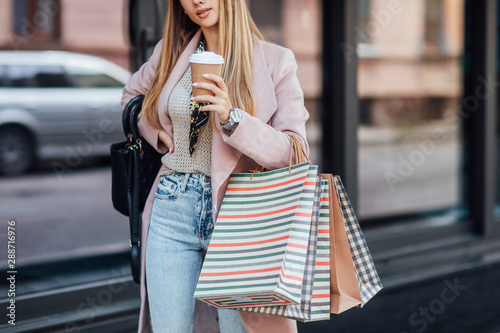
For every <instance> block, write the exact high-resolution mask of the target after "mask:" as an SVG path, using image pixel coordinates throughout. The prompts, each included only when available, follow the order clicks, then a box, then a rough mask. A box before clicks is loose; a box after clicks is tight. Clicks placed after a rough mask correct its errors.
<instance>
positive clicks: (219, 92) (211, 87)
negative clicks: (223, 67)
mask: <svg viewBox="0 0 500 333" xmlns="http://www.w3.org/2000/svg"><path fill="white" fill-rule="evenodd" d="M193 87H196V88H201V89H207V90H210V91H211V92H213V93H214V95H215V96H227V92H224V91H222V90H221V89H220V88H219V87H218V86H216V85H215V84H213V83H207V82H195V83H193Z"/></svg>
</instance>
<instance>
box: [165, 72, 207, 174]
mask: <svg viewBox="0 0 500 333" xmlns="http://www.w3.org/2000/svg"><path fill="white" fill-rule="evenodd" d="M191 91H192V86H191V65H189V66H188V68H187V70H186V71H185V72H184V75H183V76H182V78H181V79H180V80H179V82H178V83H177V85H176V86H175V88H174V89H173V90H172V93H171V94H170V98H169V100H168V114H169V116H170V119H171V120H172V124H173V127H174V128H173V132H174V138H173V139H174V152H173V153H170V152H168V153H166V154H165V155H163V157H162V159H161V162H162V164H163V167H162V170H161V173H160V174H161V175H169V174H171V173H174V172H182V173H202V174H204V175H207V176H210V166H211V165H210V164H211V155H212V132H213V129H212V124H211V122H210V121H209V122H208V123H207V124H205V125H203V127H202V128H201V131H200V134H199V136H198V144H197V146H196V150H195V151H194V153H193V155H192V156H190V154H189V127H190V116H189V106H190V103H191V100H190V98H191Z"/></svg>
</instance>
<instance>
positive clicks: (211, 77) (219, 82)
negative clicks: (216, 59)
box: [202, 74, 228, 92]
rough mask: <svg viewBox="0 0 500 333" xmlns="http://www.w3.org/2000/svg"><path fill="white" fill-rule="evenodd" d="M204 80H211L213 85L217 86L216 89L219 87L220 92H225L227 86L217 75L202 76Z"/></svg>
mask: <svg viewBox="0 0 500 333" xmlns="http://www.w3.org/2000/svg"><path fill="white" fill-rule="evenodd" d="M202 76H203V77H204V78H205V79H207V80H212V81H214V82H215V84H216V85H217V87H219V88H220V89H221V90H222V91H225V92H227V91H228V90H227V86H226V83H225V82H224V79H223V78H221V77H220V76H218V75H215V74H203V75H202Z"/></svg>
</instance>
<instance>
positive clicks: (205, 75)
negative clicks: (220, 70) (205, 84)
mask: <svg viewBox="0 0 500 333" xmlns="http://www.w3.org/2000/svg"><path fill="white" fill-rule="evenodd" d="M202 76H203V77H209V76H210V74H203V75H202Z"/></svg>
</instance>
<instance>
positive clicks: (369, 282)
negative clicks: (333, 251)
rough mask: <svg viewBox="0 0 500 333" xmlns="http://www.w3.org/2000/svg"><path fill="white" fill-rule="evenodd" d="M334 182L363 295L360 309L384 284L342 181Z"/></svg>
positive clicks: (334, 180)
mask: <svg viewBox="0 0 500 333" xmlns="http://www.w3.org/2000/svg"><path fill="white" fill-rule="evenodd" d="M333 182H334V185H335V190H336V192H337V193H336V194H337V198H338V204H339V206H340V209H341V211H342V218H343V220H344V228H345V232H346V233H347V239H348V241H349V248H350V250H351V257H352V261H353V263H354V268H355V270H356V276H357V280H358V286H359V291H360V293H361V304H360V305H359V307H363V305H365V304H366V303H367V302H368V301H369V300H370V299H372V298H373V296H375V295H376V294H377V293H378V292H379V291H380V290H381V289H382V282H381V281H380V278H379V276H378V273H377V270H376V268H375V264H374V263H373V259H372V256H371V254H370V250H369V249H368V245H367V244H366V240H365V237H364V235H363V232H362V231H361V228H360V226H359V222H358V219H357V218H356V215H355V214H354V209H353V208H352V205H351V202H350V201H349V197H348V196H347V192H346V190H345V188H344V185H343V184H342V180H340V177H339V176H333Z"/></svg>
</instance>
